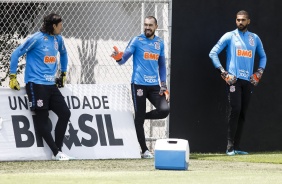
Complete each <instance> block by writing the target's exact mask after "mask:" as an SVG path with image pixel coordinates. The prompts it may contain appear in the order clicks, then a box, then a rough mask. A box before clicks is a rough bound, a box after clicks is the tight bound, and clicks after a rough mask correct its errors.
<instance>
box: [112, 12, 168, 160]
mask: <svg viewBox="0 0 282 184" xmlns="http://www.w3.org/2000/svg"><path fill="white" fill-rule="evenodd" d="M157 28H158V25H157V20H156V18H155V17H153V16H148V17H146V18H145V20H144V34H141V35H139V36H136V37H134V38H133V39H132V40H131V41H130V42H129V44H128V46H127V48H126V50H125V51H124V53H123V52H120V51H119V50H118V48H117V47H114V52H113V54H112V57H113V58H114V59H115V60H116V61H117V63H118V64H119V65H122V64H124V63H125V62H126V61H127V60H128V59H129V58H130V57H131V56H132V55H133V74H132V80H131V91H132V100H133V105H134V109H135V120H134V123H135V128H136V133H137V139H138V142H139V144H140V147H141V150H142V154H141V156H142V158H153V155H152V154H151V153H150V151H149V149H148V147H147V145H146V140H145V132H144V120H145V119H163V118H166V117H167V116H168V114H169V105H168V101H169V92H168V89H167V85H166V63H165V55H164V43H163V40H162V39H161V38H159V37H158V36H156V35H155V30H156V29H157ZM159 78H160V81H159ZM146 99H148V100H149V101H150V102H151V103H152V104H153V105H154V106H155V108H156V109H155V110H152V111H150V112H147V113H146Z"/></svg>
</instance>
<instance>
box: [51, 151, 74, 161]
mask: <svg viewBox="0 0 282 184" xmlns="http://www.w3.org/2000/svg"><path fill="white" fill-rule="evenodd" d="M52 160H59V161H64V160H75V158H74V157H70V156H68V155H66V154H65V153H63V152H61V151H59V152H58V153H57V155H56V156H54V155H52Z"/></svg>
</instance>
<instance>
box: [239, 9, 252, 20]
mask: <svg viewBox="0 0 282 184" xmlns="http://www.w3.org/2000/svg"><path fill="white" fill-rule="evenodd" d="M237 15H245V16H246V17H247V18H248V19H250V16H249V13H248V12H247V11H245V10H240V11H239V12H238V13H237V14H236V16H237Z"/></svg>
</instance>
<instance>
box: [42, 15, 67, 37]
mask: <svg viewBox="0 0 282 184" xmlns="http://www.w3.org/2000/svg"><path fill="white" fill-rule="evenodd" d="M60 22H62V18H61V16H60V15H58V14H56V13H51V14H49V15H47V16H45V17H44V19H43V25H42V27H41V29H40V31H41V32H43V33H48V34H53V33H54V28H53V24H56V25H58V23H60Z"/></svg>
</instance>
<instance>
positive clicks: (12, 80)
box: [9, 74, 21, 91]
mask: <svg viewBox="0 0 282 184" xmlns="http://www.w3.org/2000/svg"><path fill="white" fill-rule="evenodd" d="M9 77H10V82H9V86H10V88H11V89H14V90H18V91H19V90H20V89H21V88H20V84H19V82H18V81H17V74H10V76H9Z"/></svg>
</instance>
